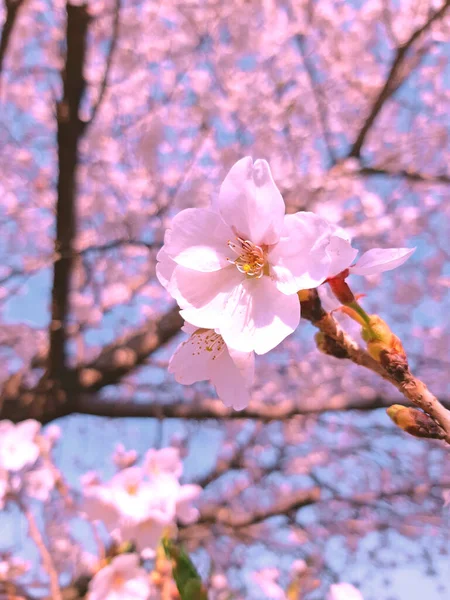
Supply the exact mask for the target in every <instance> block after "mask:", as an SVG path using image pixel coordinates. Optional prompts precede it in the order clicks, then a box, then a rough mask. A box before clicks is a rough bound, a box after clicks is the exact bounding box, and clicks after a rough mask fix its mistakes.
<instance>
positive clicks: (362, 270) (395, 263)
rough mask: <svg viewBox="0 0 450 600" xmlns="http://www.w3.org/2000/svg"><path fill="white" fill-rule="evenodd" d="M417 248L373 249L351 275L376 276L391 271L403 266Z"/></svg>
mask: <svg viewBox="0 0 450 600" xmlns="http://www.w3.org/2000/svg"><path fill="white" fill-rule="evenodd" d="M414 251H415V248H372V250H369V251H368V252H365V253H364V254H363V255H362V256H361V258H360V259H359V260H358V262H357V263H356V265H355V266H354V267H350V273H353V274H355V275H375V274H376V273H382V272H383V271H390V270H391V269H395V268H396V267H399V266H400V265H402V264H403V263H404V262H405V261H407V260H408V258H409V257H410V256H411V254H412V253H413V252H414Z"/></svg>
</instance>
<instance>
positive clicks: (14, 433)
mask: <svg viewBox="0 0 450 600" xmlns="http://www.w3.org/2000/svg"><path fill="white" fill-rule="evenodd" d="M40 429H41V425H40V423H38V422H37V421H35V420H33V419H27V420H26V421H22V423H18V424H17V425H15V424H14V423H12V422H11V421H0V468H1V467H2V468H4V469H6V470H7V471H20V470H21V469H23V468H24V467H26V466H29V465H33V464H34V463H35V462H36V460H37V459H38V456H39V452H40V449H39V446H38V444H37V443H36V437H37V435H38V433H39V431H40Z"/></svg>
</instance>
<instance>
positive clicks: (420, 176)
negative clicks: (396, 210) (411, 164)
mask: <svg viewBox="0 0 450 600" xmlns="http://www.w3.org/2000/svg"><path fill="white" fill-rule="evenodd" d="M355 174H356V175H365V176H369V177H371V176H376V175H384V176H386V177H402V178H404V179H409V180H410V181H416V182H423V183H428V184H430V183H431V184H433V183H437V184H439V183H442V184H449V183H450V175H428V174H426V173H419V172H418V171H412V170H409V169H399V170H398V171H397V170H395V171H394V170H391V169H388V168H383V167H362V168H361V169H360V170H359V171H357V172H356V173H355Z"/></svg>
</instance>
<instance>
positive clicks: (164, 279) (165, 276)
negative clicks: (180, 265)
mask: <svg viewBox="0 0 450 600" xmlns="http://www.w3.org/2000/svg"><path fill="white" fill-rule="evenodd" d="M156 260H157V261H158V262H157V263H156V277H157V278H158V281H159V283H160V284H161V285H162V286H163V287H164V288H166V290H167V291H168V292H169V293H170V280H171V279H172V275H173V272H174V270H175V267H176V266H177V263H176V262H175V261H174V260H172V259H171V258H170V256H169V255H168V254H167V252H166V251H165V249H164V246H163V247H162V248H161V250H160V251H159V252H158V254H157V255H156Z"/></svg>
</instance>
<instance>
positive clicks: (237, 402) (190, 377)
mask: <svg viewBox="0 0 450 600" xmlns="http://www.w3.org/2000/svg"><path fill="white" fill-rule="evenodd" d="M183 330H184V331H185V332H187V333H190V334H191V335H190V337H189V339H188V340H186V341H185V342H182V343H181V344H180V345H179V346H178V348H177V349H176V350H175V352H174V354H173V356H172V358H171V359H170V362H169V373H173V374H174V376H175V380H176V381H178V383H182V384H184V385H190V384H192V383H194V382H196V381H203V380H207V381H211V383H212V384H213V385H214V387H215V388H216V392H217V395H218V396H219V398H220V399H221V400H222V402H223V403H224V404H225V405H226V406H230V407H231V408H234V409H235V410H242V409H243V408H245V407H246V406H247V405H248V403H249V400H250V392H249V390H250V388H251V386H252V384H253V379H254V371H255V357H254V354H253V352H240V351H239V350H234V349H233V348H230V347H228V346H227V344H226V343H225V341H224V339H223V337H222V336H221V335H220V333H217V332H216V331H214V330H212V329H197V328H196V327H194V326H192V325H190V324H189V323H186V324H185V325H184V327H183Z"/></svg>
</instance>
